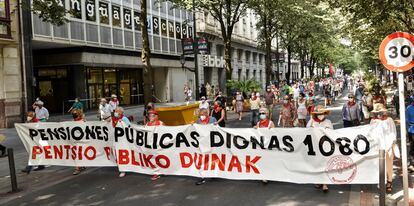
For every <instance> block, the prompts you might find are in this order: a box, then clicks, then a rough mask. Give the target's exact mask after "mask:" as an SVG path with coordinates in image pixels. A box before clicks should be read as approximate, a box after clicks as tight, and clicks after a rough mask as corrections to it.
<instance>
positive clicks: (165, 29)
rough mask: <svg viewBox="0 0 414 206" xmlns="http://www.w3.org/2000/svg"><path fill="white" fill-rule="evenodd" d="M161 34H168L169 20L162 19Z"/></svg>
mask: <svg viewBox="0 0 414 206" xmlns="http://www.w3.org/2000/svg"><path fill="white" fill-rule="evenodd" d="M161 35H163V36H168V29H167V20H165V19H161Z"/></svg>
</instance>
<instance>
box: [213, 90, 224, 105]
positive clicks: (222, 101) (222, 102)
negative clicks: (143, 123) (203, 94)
mask: <svg viewBox="0 0 414 206" xmlns="http://www.w3.org/2000/svg"><path fill="white" fill-rule="evenodd" d="M214 101H215V102H216V101H219V102H220V103H221V107H223V109H226V97H225V96H223V93H222V92H221V91H219V92H218V93H217V96H216V97H215V98H214Z"/></svg>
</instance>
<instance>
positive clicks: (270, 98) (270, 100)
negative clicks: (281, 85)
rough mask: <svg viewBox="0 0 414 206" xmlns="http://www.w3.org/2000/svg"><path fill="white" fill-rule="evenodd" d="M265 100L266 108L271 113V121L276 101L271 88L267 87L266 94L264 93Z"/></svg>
mask: <svg viewBox="0 0 414 206" xmlns="http://www.w3.org/2000/svg"><path fill="white" fill-rule="evenodd" d="M263 96H264V99H265V103H266V108H267V110H268V111H269V119H272V116H273V104H274V101H275V95H274V94H273V92H272V89H271V87H270V86H267V88H266V92H265V93H264V95H263Z"/></svg>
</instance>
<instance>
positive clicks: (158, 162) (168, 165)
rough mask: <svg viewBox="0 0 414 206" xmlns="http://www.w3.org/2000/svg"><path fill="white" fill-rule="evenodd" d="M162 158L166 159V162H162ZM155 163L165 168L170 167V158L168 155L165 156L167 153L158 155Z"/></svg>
mask: <svg viewBox="0 0 414 206" xmlns="http://www.w3.org/2000/svg"><path fill="white" fill-rule="evenodd" d="M160 160H164V161H165V164H162V163H161V161H160ZM155 163H156V164H157V165H158V166H159V167H161V168H164V169H165V168H168V167H170V159H168V157H167V156H165V155H157V156H156V157H155Z"/></svg>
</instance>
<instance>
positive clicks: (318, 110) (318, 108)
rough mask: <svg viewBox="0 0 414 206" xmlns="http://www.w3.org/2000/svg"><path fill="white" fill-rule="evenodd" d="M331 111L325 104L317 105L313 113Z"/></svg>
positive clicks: (328, 112) (327, 112)
mask: <svg viewBox="0 0 414 206" xmlns="http://www.w3.org/2000/svg"><path fill="white" fill-rule="evenodd" d="M330 113H331V111H329V110H327V109H326V108H325V107H324V106H322V105H318V106H316V107H315V109H314V110H313V111H312V114H315V115H317V114H330Z"/></svg>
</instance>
